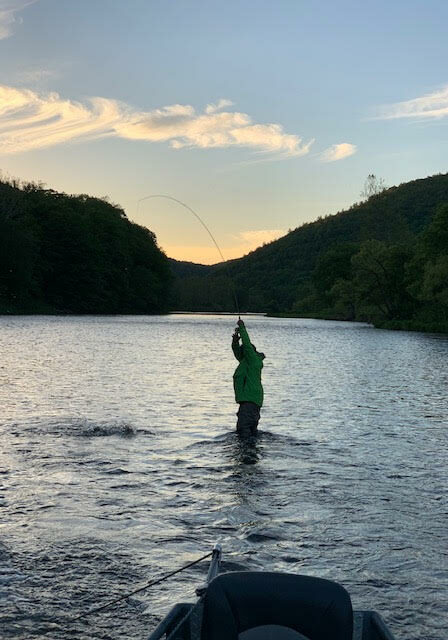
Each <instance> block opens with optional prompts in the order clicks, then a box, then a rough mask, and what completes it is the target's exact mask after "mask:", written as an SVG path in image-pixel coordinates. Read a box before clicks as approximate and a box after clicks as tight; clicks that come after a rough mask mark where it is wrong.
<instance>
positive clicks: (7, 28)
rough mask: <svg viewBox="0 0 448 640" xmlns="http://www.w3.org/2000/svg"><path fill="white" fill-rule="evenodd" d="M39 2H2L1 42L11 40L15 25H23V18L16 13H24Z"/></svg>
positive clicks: (0, 8) (15, 0)
mask: <svg viewBox="0 0 448 640" xmlns="http://www.w3.org/2000/svg"><path fill="white" fill-rule="evenodd" d="M35 2H37V0H0V40H4V39H5V38H9V36H10V35H11V34H12V32H13V28H14V25H15V24H20V23H21V18H17V17H16V15H15V14H16V13H19V12H20V11H23V9H25V8H26V7H28V6H29V5H30V4H34V3H35Z"/></svg>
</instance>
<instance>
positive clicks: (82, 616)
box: [70, 550, 214, 622]
mask: <svg viewBox="0 0 448 640" xmlns="http://www.w3.org/2000/svg"><path fill="white" fill-rule="evenodd" d="M213 553H214V550H213V551H210V553H207V554H206V555H205V556H202V557H201V558H197V559H196V560H193V561H192V562H189V563H188V564H185V565H184V566H183V567H180V568H179V569H176V570H175V571H171V572H170V573H166V574H165V575H163V576H161V577H160V578H157V579H156V580H151V582H148V583H147V584H144V585H143V586H142V587H138V589H134V591H130V592H129V593H125V594H124V595H122V596H120V597H119V598H115V600H110V601H109V602H107V603H106V604H103V605H101V606H100V607H95V608H94V609H90V611H85V612H84V613H81V614H80V615H79V616H76V617H75V618H72V619H71V620H70V622H74V621H75V620H80V619H81V618H85V617H86V616H90V615H91V614H92V613H98V612H99V611H103V610H104V609H108V608H109V607H111V606H112V605H113V604H117V603H118V602H121V601H122V600H126V598H129V596H133V595H135V594H136V593H140V592H141V591H144V590H145V589H148V588H149V587H153V586H154V585H156V584H160V583H161V582H164V581H165V580H167V579H168V578H171V577H172V576H175V575H176V574H177V573H180V572H181V571H185V569H189V568H190V567H194V565H195V564H199V562H202V560H205V559H206V558H209V557H210V556H212V555H213Z"/></svg>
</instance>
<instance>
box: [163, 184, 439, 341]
mask: <svg viewBox="0 0 448 640" xmlns="http://www.w3.org/2000/svg"><path fill="white" fill-rule="evenodd" d="M372 177H373V178H375V176H372ZM371 182H373V184H372V185H370V183H369V185H370V187H372V189H373V192H372V195H370V196H369V197H368V199H367V200H366V201H365V202H362V203H358V204H355V205H353V206H352V207H351V208H350V209H349V210H348V211H343V212H341V213H338V214H336V215H334V216H328V217H326V218H321V219H319V220H317V221H316V222H313V223H309V224H305V225H303V226H301V227H299V228H298V229H295V230H294V231H292V232H290V233H289V234H288V235H286V236H284V237H283V238H280V239H279V240H276V241H274V242H272V243H270V244H268V245H266V246H264V247H261V248H259V249H257V250H256V251H254V252H252V253H250V254H249V255H247V256H245V257H244V258H241V259H239V260H233V261H230V262H227V263H226V264H221V265H214V266H213V267H209V268H208V270H207V271H202V272H195V274H194V276H193V275H191V273H188V270H185V269H184V271H183V275H181V276H179V278H180V279H179V278H178V281H177V284H176V292H177V294H176V299H175V305H176V308H177V309H189V310H213V311H217V310H226V311H234V310H235V303H234V302H233V299H232V297H231V295H230V292H231V290H232V287H235V288H236V292H237V297H238V300H239V305H240V307H241V309H242V310H249V311H259V312H268V313H284V314H292V315H302V316H314V317H322V318H339V319H347V320H354V319H358V320H368V321H370V322H374V323H375V324H377V325H378V326H390V327H403V328H404V327H409V328H418V329H428V330H437V331H447V330H448V309H447V305H448V284H447V283H448V174H443V175H442V174H440V175H436V176H432V177H430V178H425V179H421V180H415V181H413V182H409V183H406V184H402V185H400V186H399V187H392V188H390V189H384V188H383V187H384V185H383V183H382V182H381V184H380V185H378V184H377V182H378V181H376V179H375V180H374V181H372V180H371ZM376 187H378V188H377V189H376ZM219 277H221V278H224V277H225V278H226V282H227V285H225V283H224V280H221V285H222V286H221V288H219V287H217V286H214V281H215V280H216V279H217V278H219Z"/></svg>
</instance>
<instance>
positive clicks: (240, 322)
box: [237, 318, 244, 327]
mask: <svg viewBox="0 0 448 640" xmlns="http://www.w3.org/2000/svg"><path fill="white" fill-rule="evenodd" d="M237 325H238V326H239V327H244V322H243V321H242V320H241V318H240V319H239V320H238V322H237Z"/></svg>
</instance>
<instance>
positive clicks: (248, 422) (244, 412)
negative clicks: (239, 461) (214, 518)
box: [236, 402, 260, 437]
mask: <svg viewBox="0 0 448 640" xmlns="http://www.w3.org/2000/svg"><path fill="white" fill-rule="evenodd" d="M236 415H237V416H238V422H237V423H236V430H237V431H238V433H239V435H241V436H243V437H249V436H256V435H257V427H258V422H259V420H260V407H259V406H258V405H257V404H255V402H240V408H239V409H238V412H237V414H236Z"/></svg>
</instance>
